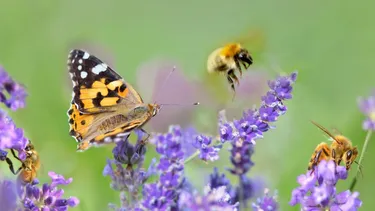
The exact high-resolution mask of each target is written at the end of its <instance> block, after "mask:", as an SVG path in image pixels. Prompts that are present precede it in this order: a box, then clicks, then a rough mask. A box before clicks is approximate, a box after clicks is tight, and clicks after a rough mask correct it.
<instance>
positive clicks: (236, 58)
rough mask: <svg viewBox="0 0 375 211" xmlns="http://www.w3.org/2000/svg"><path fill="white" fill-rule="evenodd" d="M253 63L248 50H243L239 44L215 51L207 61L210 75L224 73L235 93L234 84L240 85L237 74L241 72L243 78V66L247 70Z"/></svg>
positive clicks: (228, 45) (232, 44)
mask: <svg viewBox="0 0 375 211" xmlns="http://www.w3.org/2000/svg"><path fill="white" fill-rule="evenodd" d="M252 63H253V58H252V57H251V56H250V54H249V52H248V50H246V49H245V48H243V47H242V46H241V45H240V44H239V43H231V44H227V45H225V46H224V47H220V48H217V49H215V50H214V51H213V52H212V53H211V54H210V55H209V56H208V60H207V71H208V73H224V74H226V77H227V80H228V82H229V84H230V86H231V88H232V90H233V92H235V91H236V90H235V87H234V82H236V83H237V85H239V80H238V78H237V76H236V74H235V72H236V71H238V72H240V76H242V66H241V65H243V66H244V68H245V69H247V68H248V67H249V66H250V65H251V64H252Z"/></svg>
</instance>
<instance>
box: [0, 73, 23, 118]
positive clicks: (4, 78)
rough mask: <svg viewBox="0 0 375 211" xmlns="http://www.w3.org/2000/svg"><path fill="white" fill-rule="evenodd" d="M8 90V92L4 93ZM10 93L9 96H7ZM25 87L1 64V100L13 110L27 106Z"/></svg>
mask: <svg viewBox="0 0 375 211" xmlns="http://www.w3.org/2000/svg"><path fill="white" fill-rule="evenodd" d="M4 92H6V93H4ZM7 95H9V97H7ZM26 97H27V94H26V91H25V89H24V88H23V87H22V86H21V85H20V84H18V83H16V82H15V81H13V79H12V78H11V77H10V76H9V75H8V73H7V72H6V71H5V70H4V68H3V67H2V66H0V102H2V103H4V104H5V105H6V106H7V107H8V108H10V109H12V110H13V111H15V110H17V109H19V108H23V107H25V98H26Z"/></svg>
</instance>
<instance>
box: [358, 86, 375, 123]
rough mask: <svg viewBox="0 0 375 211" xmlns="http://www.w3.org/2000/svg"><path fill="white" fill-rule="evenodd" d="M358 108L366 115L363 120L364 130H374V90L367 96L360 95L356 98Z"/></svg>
mask: <svg viewBox="0 0 375 211" xmlns="http://www.w3.org/2000/svg"><path fill="white" fill-rule="evenodd" d="M358 105H359V108H360V110H361V111H362V112H363V114H365V116H366V117H367V118H366V120H365V121H364V122H363V124H362V127H363V129H364V130H375V91H374V92H373V94H372V95H370V96H368V97H367V98H363V97H360V98H359V99H358Z"/></svg>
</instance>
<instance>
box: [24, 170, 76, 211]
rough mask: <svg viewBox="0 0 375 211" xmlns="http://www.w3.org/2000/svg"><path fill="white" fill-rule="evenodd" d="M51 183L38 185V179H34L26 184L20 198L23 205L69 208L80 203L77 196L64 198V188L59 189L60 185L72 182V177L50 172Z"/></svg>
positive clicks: (58, 208) (34, 208)
mask: <svg viewBox="0 0 375 211" xmlns="http://www.w3.org/2000/svg"><path fill="white" fill-rule="evenodd" d="M48 175H49V176H50V177H51V179H52V182H51V184H48V183H45V184H43V185H42V187H38V186H37V185H38V184H39V181H38V180H34V181H33V182H32V183H31V184H26V186H25V187H24V191H23V192H22V194H21V196H20V198H21V202H22V204H23V207H24V208H25V209H26V210H40V209H42V208H43V209H44V210H45V209H48V210H67V209H68V208H69V207H75V206H77V205H78V204H79V200H78V199H77V198H76V197H69V198H62V196H63V194H64V190H62V189H59V188H58V187H57V186H59V185H68V184H70V183H71V182H72V180H73V179H72V178H69V179H65V178H64V177H63V176H62V175H59V174H56V173H54V172H49V173H48Z"/></svg>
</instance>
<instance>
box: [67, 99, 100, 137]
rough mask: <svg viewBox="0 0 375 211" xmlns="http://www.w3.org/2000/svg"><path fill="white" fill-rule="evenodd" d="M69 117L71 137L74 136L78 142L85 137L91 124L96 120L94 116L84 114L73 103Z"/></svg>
mask: <svg viewBox="0 0 375 211" xmlns="http://www.w3.org/2000/svg"><path fill="white" fill-rule="evenodd" d="M68 115H69V125H70V132H69V134H70V135H71V136H74V137H75V138H76V140H77V141H78V142H80V141H81V140H82V137H85V136H86V134H87V132H88V130H89V128H90V125H91V123H92V122H93V120H94V116H93V115H91V114H83V113H81V112H80V111H79V110H78V109H77V106H76V105H75V104H74V103H72V104H71V106H70V109H69V111H68Z"/></svg>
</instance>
